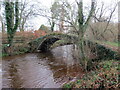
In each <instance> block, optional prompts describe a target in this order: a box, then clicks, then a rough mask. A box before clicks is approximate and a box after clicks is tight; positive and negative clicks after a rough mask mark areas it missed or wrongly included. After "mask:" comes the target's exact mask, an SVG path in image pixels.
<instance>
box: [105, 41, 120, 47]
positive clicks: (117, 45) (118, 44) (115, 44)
mask: <svg viewBox="0 0 120 90" xmlns="http://www.w3.org/2000/svg"><path fill="white" fill-rule="evenodd" d="M105 43H106V44H109V45H112V46H116V47H120V42H118V43H116V42H109V41H107V42H105Z"/></svg>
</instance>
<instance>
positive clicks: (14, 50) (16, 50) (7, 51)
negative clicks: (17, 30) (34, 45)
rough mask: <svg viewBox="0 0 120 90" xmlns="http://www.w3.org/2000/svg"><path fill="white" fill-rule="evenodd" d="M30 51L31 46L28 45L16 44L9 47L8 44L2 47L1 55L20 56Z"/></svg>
mask: <svg viewBox="0 0 120 90" xmlns="http://www.w3.org/2000/svg"><path fill="white" fill-rule="evenodd" d="M28 51H29V46H28V45H27V44H26V43H24V44H23V43H21V44H20V43H19V44H18V43H16V44H13V45H12V46H11V47H8V44H3V45H2V53H0V57H5V56H12V55H19V54H23V53H26V52H28Z"/></svg>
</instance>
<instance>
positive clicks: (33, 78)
mask: <svg viewBox="0 0 120 90" xmlns="http://www.w3.org/2000/svg"><path fill="white" fill-rule="evenodd" d="M73 52H74V50H73V45H66V46H60V47H57V48H55V49H53V50H51V51H49V52H46V53H28V54H23V55H16V56H9V57H4V58H3V61H2V87H3V88H59V87H61V86H62V84H63V83H65V82H68V81H69V80H72V79H73V78H74V77H77V76H82V75H83V74H84V72H83V71H82V69H81V67H80V65H79V61H78V60H77V59H75V56H74V55H73Z"/></svg>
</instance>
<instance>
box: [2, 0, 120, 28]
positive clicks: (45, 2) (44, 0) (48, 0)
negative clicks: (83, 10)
mask: <svg viewBox="0 0 120 90" xmlns="http://www.w3.org/2000/svg"><path fill="white" fill-rule="evenodd" d="M0 1H3V0H0ZM20 1H21V0H20ZM23 1H24V0H23ZM27 1H30V2H33V1H34V2H35V1H39V2H40V3H41V4H40V6H41V5H42V6H43V7H45V8H48V9H49V8H50V7H51V5H52V4H53V2H54V1H55V0H27ZM68 1H69V2H70V3H71V4H72V3H74V2H75V0H68ZM96 1H97V4H98V7H99V6H100V5H101V2H104V4H105V7H109V6H111V7H112V5H113V4H115V3H116V2H118V1H120V0H96ZM83 2H84V6H90V2H91V0H83ZM117 13H118V10H117V9H116V12H115V13H114V18H115V19H114V21H117V20H118V17H117V16H118V14H117ZM108 15H109V13H108ZM30 24H33V29H36V30H37V29H38V28H39V27H40V25H41V24H45V25H48V21H47V19H46V18H45V17H34V18H33V19H32V22H30Z"/></svg>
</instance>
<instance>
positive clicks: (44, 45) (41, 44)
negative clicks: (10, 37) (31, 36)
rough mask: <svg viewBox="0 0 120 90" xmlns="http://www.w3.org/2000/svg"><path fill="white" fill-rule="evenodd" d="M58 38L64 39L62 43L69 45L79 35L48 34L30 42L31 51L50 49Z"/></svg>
mask: <svg viewBox="0 0 120 90" xmlns="http://www.w3.org/2000/svg"><path fill="white" fill-rule="evenodd" d="M58 40H64V41H65V42H64V43H62V44H63V45H68V44H73V43H75V42H76V40H77V37H76V36H72V35H67V34H60V33H52V34H48V35H45V36H42V37H40V38H37V39H35V40H33V41H31V42H29V45H30V52H40V51H42V52H44V51H47V50H49V49H50V47H51V45H53V44H54V43H55V42H56V41H58Z"/></svg>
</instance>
